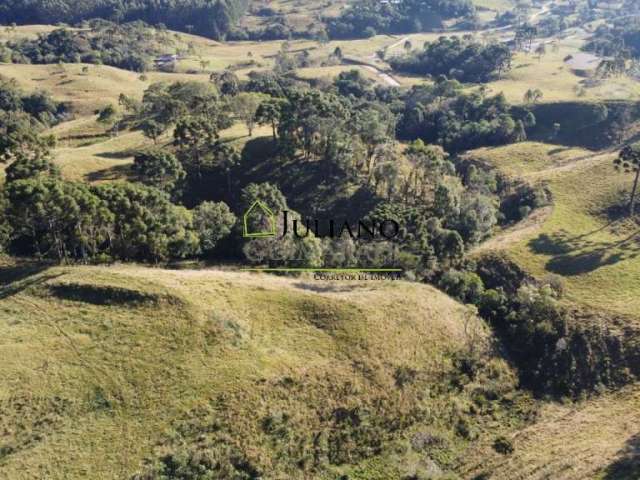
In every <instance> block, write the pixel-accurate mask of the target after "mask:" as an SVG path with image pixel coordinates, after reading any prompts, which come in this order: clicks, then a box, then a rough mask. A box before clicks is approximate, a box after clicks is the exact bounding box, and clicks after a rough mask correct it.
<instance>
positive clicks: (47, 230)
mask: <svg viewBox="0 0 640 480" xmlns="http://www.w3.org/2000/svg"><path fill="white" fill-rule="evenodd" d="M6 196H7V201H8V207H7V218H8V219H9V223H10V224H11V226H12V227H13V236H14V238H16V239H17V240H19V243H20V244H21V245H31V246H32V248H33V253H35V254H36V255H37V256H38V257H50V258H55V259H57V260H58V261H63V260H67V259H69V258H77V259H89V258H92V257H94V256H95V255H96V254H97V253H98V252H99V251H100V248H101V246H102V245H103V244H104V243H105V242H106V241H107V240H108V238H109V235H110V232H111V227H112V223H113V215H112V214H111V212H110V211H109V209H108V208H107V206H106V204H105V203H104V202H103V201H102V200H101V199H100V198H99V197H97V196H96V195H94V194H93V193H92V192H91V191H90V189H89V187H88V186H86V185H83V184H81V183H74V182H65V181H62V180H59V179H56V178H52V177H43V176H38V177H32V178H28V179H24V180H16V181H13V182H10V183H9V184H7V187H6Z"/></svg>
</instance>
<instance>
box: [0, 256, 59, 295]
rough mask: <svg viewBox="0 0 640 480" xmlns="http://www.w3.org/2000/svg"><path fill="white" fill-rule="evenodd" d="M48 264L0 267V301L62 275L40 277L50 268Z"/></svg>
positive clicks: (25, 263)
mask: <svg viewBox="0 0 640 480" xmlns="http://www.w3.org/2000/svg"><path fill="white" fill-rule="evenodd" d="M50 266H51V265H50V264H46V263H39V262H20V263H17V264H15V265H10V266H5V267H0V300H4V299H5V298H9V297H12V296H14V295H17V294H18V293H20V292H22V291H23V290H25V289H27V288H29V287H33V286H35V285H41V284H43V283H45V282H47V281H49V280H52V279H54V278H57V277H60V276H62V275H64V274H63V273H58V274H50V275H41V274H42V273H43V272H46V271H47V270H48V269H49V268H50Z"/></svg>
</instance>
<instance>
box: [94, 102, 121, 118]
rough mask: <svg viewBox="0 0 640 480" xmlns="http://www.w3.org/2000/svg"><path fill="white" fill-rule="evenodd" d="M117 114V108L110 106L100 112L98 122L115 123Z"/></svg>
mask: <svg viewBox="0 0 640 480" xmlns="http://www.w3.org/2000/svg"><path fill="white" fill-rule="evenodd" d="M117 114H118V111H117V110H116V108H115V107H114V106H113V105H111V104H109V105H107V106H106V107H104V108H103V109H102V110H100V111H99V112H98V121H99V122H100V123H111V122H113V120H114V119H115V117H116V115H117Z"/></svg>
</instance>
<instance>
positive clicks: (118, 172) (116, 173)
mask: <svg viewBox="0 0 640 480" xmlns="http://www.w3.org/2000/svg"><path fill="white" fill-rule="evenodd" d="M130 175H131V165H115V166H113V167H109V168H104V169H102V170H97V171H95V172H91V173H88V174H87V175H85V178H86V179H87V180H88V181H90V182H100V181H106V180H120V179H123V178H128V177H129V176H130Z"/></svg>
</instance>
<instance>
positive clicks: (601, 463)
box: [464, 386, 640, 480]
mask: <svg viewBox="0 0 640 480" xmlns="http://www.w3.org/2000/svg"><path fill="white" fill-rule="evenodd" d="M639 426H640V386H634V387H630V388H627V389H625V390H623V391H621V392H618V393H611V394H607V395H603V396H601V397H599V398H597V399H594V400H590V401H586V402H583V403H580V404H577V405H561V404H556V403H549V404H547V405H545V407H544V408H543V409H542V411H541V412H540V420H539V421H538V422H536V423H535V424H534V425H532V426H530V427H527V428H525V429H524V430H522V431H520V432H518V433H517V434H515V435H514V436H513V437H512V441H513V445H514V448H515V451H514V453H513V454H512V455H508V456H503V455H500V454H497V453H496V452H495V451H494V450H493V449H492V448H491V446H490V445H485V446H484V448H483V447H479V448H478V449H477V450H475V452H474V453H475V457H476V459H477V460H476V461H477V464H476V466H475V468H473V469H470V471H467V472H465V476H464V478H473V476H474V475H477V474H479V473H480V472H491V478H492V479H495V480H515V479H523V480H524V479H527V480H546V479H553V480H585V479H593V480H598V479H606V480H625V479H628V480H633V479H634V478H638V477H637V476H636V475H635V474H634V473H632V472H630V471H627V475H624V476H623V475H621V476H617V475H615V474H614V471H615V469H614V468H613V467H612V465H613V464H615V463H616V462H624V461H625V460H628V459H630V458H633V455H634V451H635V452H636V454H637V445H638V434H639V433H640V430H639ZM636 473H637V470H636Z"/></svg>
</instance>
